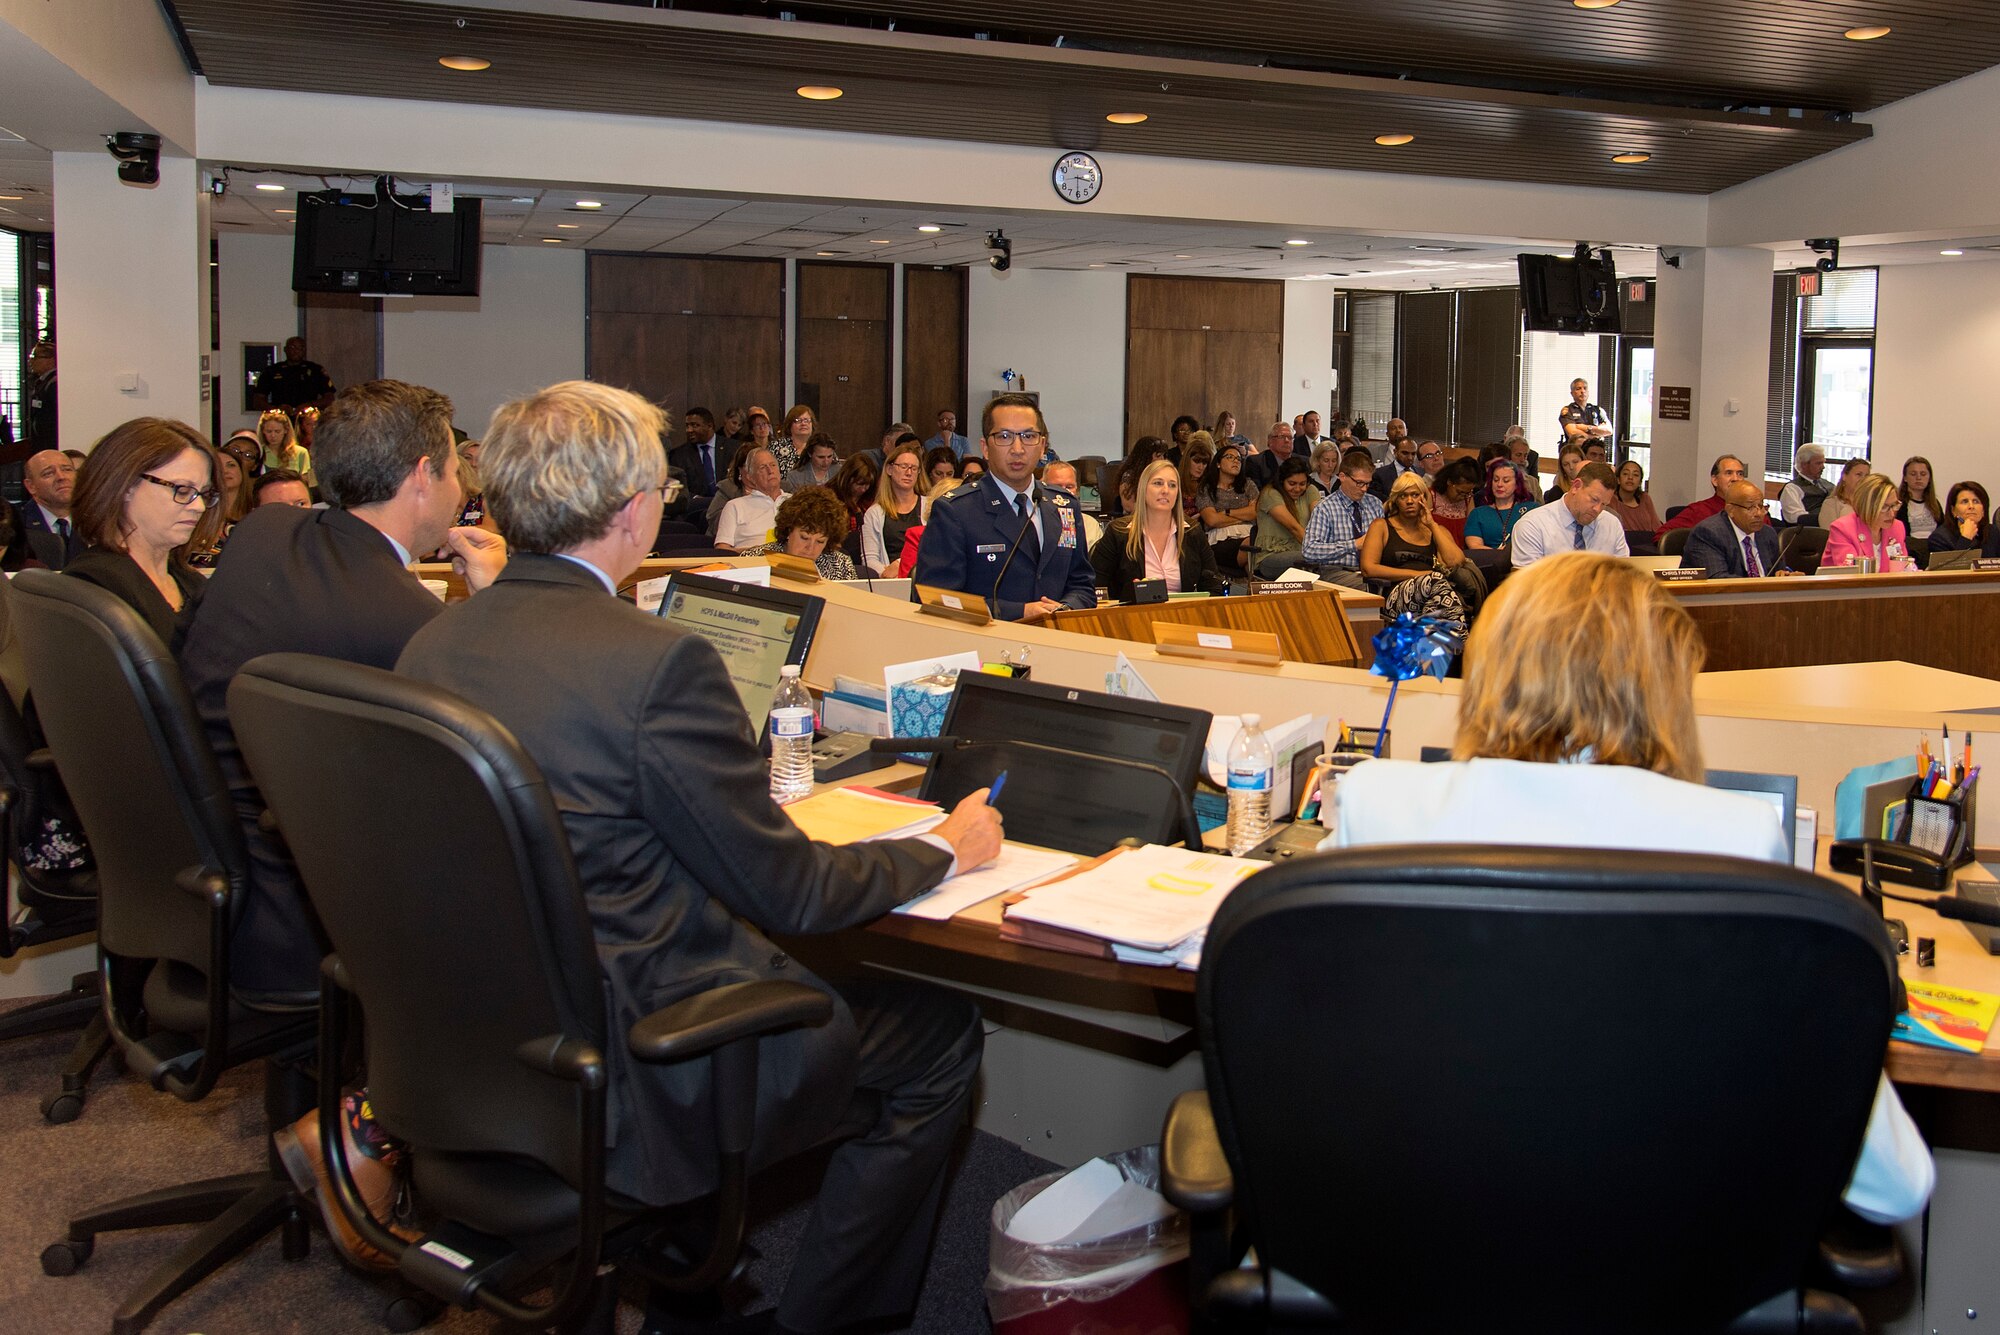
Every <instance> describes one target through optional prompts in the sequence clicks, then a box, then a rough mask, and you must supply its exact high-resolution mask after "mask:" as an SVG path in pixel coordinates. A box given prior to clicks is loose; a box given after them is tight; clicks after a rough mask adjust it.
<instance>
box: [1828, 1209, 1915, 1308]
mask: <svg viewBox="0 0 2000 1335" xmlns="http://www.w3.org/2000/svg"><path fill="white" fill-rule="evenodd" d="M1819 1262H1820V1266H1821V1268H1822V1269H1823V1270H1824V1271H1825V1272H1826V1276H1827V1278H1828V1279H1829V1280H1831V1281H1832V1282H1833V1283H1835V1284H1837V1285H1839V1286H1840V1287H1841V1288H1843V1289H1882V1288H1887V1287H1888V1286H1889V1285H1891V1284H1894V1283H1895V1282H1896V1281H1897V1280H1899V1279H1901V1278H1902V1277H1903V1249H1902V1248H1901V1247H1900V1246H1899V1245H1897V1242H1896V1234H1895V1233H1894V1231H1892V1230H1891V1229H1890V1228H1889V1226H1888V1225H1887V1224H1876V1223H1871V1222H1869V1221H1868V1220H1866V1219H1863V1218H1862V1217H1861V1216H1860V1215H1858V1214H1855V1213H1854V1212H1853V1211H1852V1210H1850V1209H1848V1208H1847V1207H1846V1206H1842V1207H1841V1208H1840V1212H1839V1215H1838V1216H1837V1217H1836V1218H1835V1219H1834V1221H1833V1223H1832V1224H1831V1225H1829V1226H1828V1227H1827V1229H1826V1231H1825V1232H1823V1233H1821V1234H1820V1238H1819Z"/></svg>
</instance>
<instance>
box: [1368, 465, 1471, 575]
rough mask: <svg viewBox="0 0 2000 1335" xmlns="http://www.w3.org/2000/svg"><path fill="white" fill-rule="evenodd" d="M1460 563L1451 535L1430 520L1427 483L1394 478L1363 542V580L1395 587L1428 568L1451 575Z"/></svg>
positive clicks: (1407, 477)
mask: <svg viewBox="0 0 2000 1335" xmlns="http://www.w3.org/2000/svg"><path fill="white" fill-rule="evenodd" d="M1464 561H1465V553H1464V552H1462V551H1460V550H1459V547H1458V544H1457V543H1456V542H1453V541H1452V538H1451V534H1450V533H1449V532H1447V531H1446V529H1445V527H1444V525H1442V524H1440V523H1438V522H1437V521H1436V520H1434V519H1432V518H1431V489H1430V484H1429V483H1427V482H1425V481H1424V480H1423V478H1422V477H1420V476H1418V475H1417V474H1415V473H1405V474H1403V475H1402V476H1401V477H1399V478H1397V479H1396V481H1395V482H1394V483H1393V484H1392V485H1391V486H1390V488H1389V504H1388V507H1387V510H1386V512H1385V513H1384V514H1383V516H1382V518H1380V519H1378V520H1376V521H1375V522H1374V523H1372V524H1370V525H1369V526H1368V532H1367V534H1366V535H1364V536H1363V537H1362V539H1361V573H1362V575H1363V576H1365V577H1366V578H1368V579H1370V580H1374V581H1376V582H1377V583H1381V584H1397V583H1401V582H1402V581H1403V580H1406V579H1410V578H1412V577H1413V576H1416V575H1421V574H1424V573H1426V572H1427V571H1430V570H1432V569H1438V570H1445V571H1450V570H1455V569H1457V568H1458V566H1460V565H1461V564H1463V563H1464Z"/></svg>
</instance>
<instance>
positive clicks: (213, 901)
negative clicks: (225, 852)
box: [174, 867, 229, 913]
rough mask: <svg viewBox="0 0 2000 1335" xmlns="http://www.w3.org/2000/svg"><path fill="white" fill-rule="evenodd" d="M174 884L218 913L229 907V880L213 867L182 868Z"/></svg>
mask: <svg viewBox="0 0 2000 1335" xmlns="http://www.w3.org/2000/svg"><path fill="white" fill-rule="evenodd" d="M174 884H175V885H177V886H179V887H180V888H181V889H183V890H185V891H187V892H188V893H189V894H191V895H193V896H194V897H195V898H196V899H201V900H206V901H207V902H208V905H209V907H210V908H211V909H214V910H215V911H216V912H218V913H219V912H221V911H222V910H223V909H225V908H227V907H228V905H229V878H228V877H227V876H224V875H223V874H222V873H221V872H219V871H217V870H216V869H215V868H213V867H183V868H182V869H181V872H180V874H179V875H178V876H176V877H174Z"/></svg>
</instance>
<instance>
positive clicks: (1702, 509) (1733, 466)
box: [1653, 454, 1750, 542]
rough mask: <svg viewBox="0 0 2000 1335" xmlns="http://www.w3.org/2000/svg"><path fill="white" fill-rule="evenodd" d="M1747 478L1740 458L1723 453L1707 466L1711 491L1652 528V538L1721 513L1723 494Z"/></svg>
mask: <svg viewBox="0 0 2000 1335" xmlns="http://www.w3.org/2000/svg"><path fill="white" fill-rule="evenodd" d="M1749 480H1750V470H1749V468H1748V467H1747V466H1746V465H1745V464H1744V462H1743V461H1742V460H1741V459H1739V458H1737V457H1736V456H1735V455H1733V454H1725V455H1723V456H1722V457H1721V458H1719V459H1717V460H1716V461H1715V462H1714V463H1712V464H1710V465H1709V466H1708V485H1709V486H1710V487H1712V488H1713V489H1714V490H1713V493H1712V494H1711V495H1708V496H1704V497H1702V498H1701V499H1700V500H1698V501H1696V502H1694V503H1693V504H1692V505H1684V506H1682V507H1681V511H1680V513H1679V514H1677V515H1675V516H1674V517H1673V518H1672V519H1669V520H1667V521H1666V522H1665V523H1664V524H1661V525H1660V526H1659V527H1658V528H1657V529H1655V530H1653V540H1654V541H1655V542H1658V541H1659V540H1660V539H1661V538H1664V537H1665V536H1666V535H1667V533H1668V531H1669V530H1672V529H1677V528H1693V527H1694V526H1695V525H1696V524H1699V523H1700V522H1701V521H1702V520H1704V519H1706V518H1708V517H1709V516H1710V515H1719V514H1721V513H1722V511H1723V509H1724V508H1725V507H1726V506H1727V504H1728V502H1726V501H1725V500H1723V499H1722V497H1723V494H1724V493H1725V492H1727V491H1728V490H1729V488H1730V487H1731V486H1733V485H1734V484H1736V483H1738V482H1746V481H1749Z"/></svg>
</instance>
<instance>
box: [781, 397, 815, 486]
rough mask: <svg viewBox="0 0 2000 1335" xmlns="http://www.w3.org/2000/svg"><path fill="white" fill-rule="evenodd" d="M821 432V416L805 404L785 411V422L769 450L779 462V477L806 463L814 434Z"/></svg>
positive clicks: (798, 404) (795, 405)
mask: <svg viewBox="0 0 2000 1335" xmlns="http://www.w3.org/2000/svg"><path fill="white" fill-rule="evenodd" d="M817 430H819V416H818V414H816V413H814V412H813V410H812V409H810V408H808V407H806V405H805V404H803V403H795V404H793V405H792V406H791V407H789V408H787V409H785V421H784V424H783V425H782V426H780V427H779V428H778V430H777V433H776V434H775V435H773V436H772V437H771V440H770V444H769V449H770V451H771V457H772V458H773V459H776V460H777V461H778V476H779V477H780V478H782V477H784V476H785V474H787V473H789V472H791V471H792V470H794V469H796V468H797V467H798V466H799V465H800V464H802V463H804V462H805V457H806V451H807V449H808V448H809V447H810V446H811V444H812V438H813V432H815V431H817Z"/></svg>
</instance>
